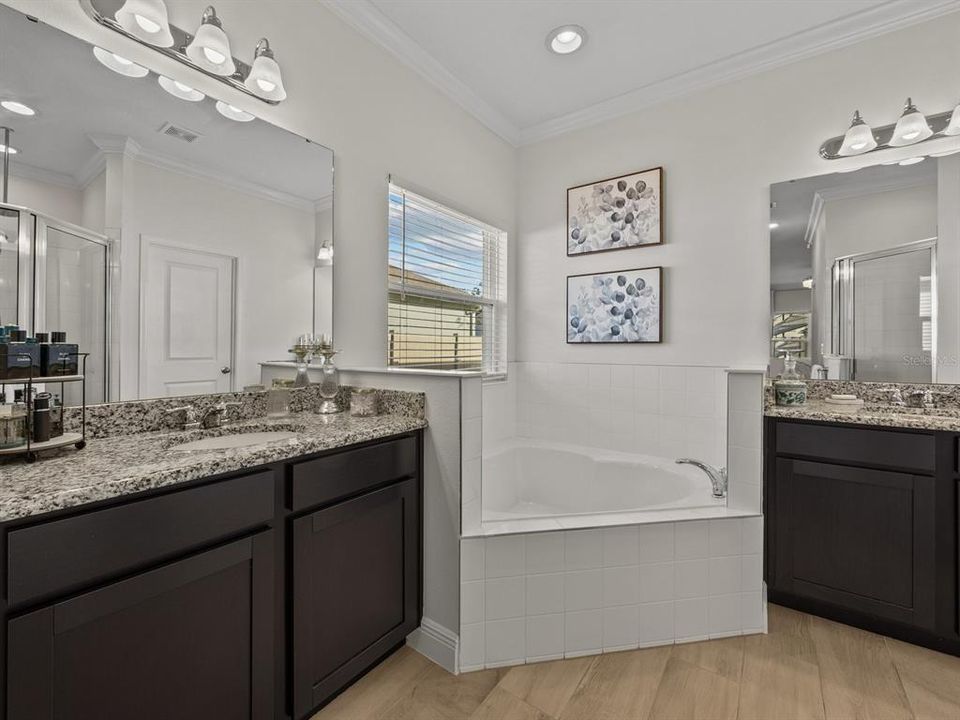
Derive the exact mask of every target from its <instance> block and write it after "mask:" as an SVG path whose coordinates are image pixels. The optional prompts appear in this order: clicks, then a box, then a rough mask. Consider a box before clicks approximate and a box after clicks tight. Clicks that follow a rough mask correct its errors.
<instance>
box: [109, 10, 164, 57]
mask: <svg viewBox="0 0 960 720" xmlns="http://www.w3.org/2000/svg"><path fill="white" fill-rule="evenodd" d="M114 17H115V18H116V19H117V22H118V23H119V24H120V27H122V28H123V29H124V30H126V31H127V32H128V33H130V34H131V35H133V36H134V37H136V38H138V39H139V40H143V41H144V42H146V43H150V44H151V45H156V46H157V47H170V46H171V45H173V35H172V34H171V32H170V22H169V21H168V20H167V6H166V3H164V2H163V0H126V2H124V3H123V6H122V7H121V8H120V9H119V10H117V12H116V13H115V14H114Z"/></svg>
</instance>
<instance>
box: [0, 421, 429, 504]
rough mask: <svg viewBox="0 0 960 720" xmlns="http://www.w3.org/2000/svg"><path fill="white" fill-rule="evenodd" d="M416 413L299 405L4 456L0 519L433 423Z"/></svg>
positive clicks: (145, 488)
mask: <svg viewBox="0 0 960 720" xmlns="http://www.w3.org/2000/svg"><path fill="white" fill-rule="evenodd" d="M426 425H427V423H426V420H424V419H422V418H418V417H413V416H409V415H377V416H375V417H366V418H361V417H352V416H351V415H350V414H348V413H340V414H337V415H317V414H314V413H311V412H304V413H296V414H291V415H287V416H285V417H279V418H257V419H254V420H247V421H244V422H239V423H235V424H233V425H229V426H227V427H224V428H220V429H215V430H194V431H187V432H169V431H168V432H162V433H160V432H154V433H141V434H136V435H118V436H113V437H107V438H100V439H88V441H87V447H86V448H84V449H83V450H80V451H77V450H74V449H69V450H58V451H56V452H50V453H44V454H42V455H41V456H40V459H39V460H38V461H37V462H35V463H32V464H27V463H26V462H25V461H24V460H23V458H22V457H20V458H15V459H10V460H4V461H2V462H0V522H6V521H9V520H14V519H17V518H24V517H29V516H33V515H40V514H42V513H46V512H51V511H53V510H62V509H64V508H70V507H76V506H79V505H84V504H86V503H92V502H96V501H99V500H106V499H109V498H116V497H122V496H124V495H130V494H133V493H137V492H141V491H144V490H153V489H156V488H162V487H167V486H171V485H176V484H177V483H182V482H187V481H189V480H197V479H201V478H205V477H209V476H211V475H218V474H221V473H228V472H234V471H239V470H244V469H247V468H254V467H257V466H259V465H265V464H267V463H272V462H277V461H279V460H288V459H291V458H295V457H298V456H300V455H307V454H310V453H315V452H320V451H322V450H332V449H335V448H339V447H345V446H348V445H353V444H355V443H361V442H366V441H369V440H377V439H380V438H385V437H389V436H391V435H398V434H401V433H405V432H410V431H412V430H417V429H420V428H424V427H426ZM281 430H287V431H294V432H296V433H297V435H296V437H294V438H290V439H287V440H280V441H275V442H272V443H269V444H266V445H258V446H255V447H248V448H230V449H224V450H195V451H190V450H178V449H177V446H178V445H181V444H183V443H184V442H190V441H192V440H197V439H200V438H204V437H212V436H217V435H228V434H236V433H238V432H264V431H281Z"/></svg>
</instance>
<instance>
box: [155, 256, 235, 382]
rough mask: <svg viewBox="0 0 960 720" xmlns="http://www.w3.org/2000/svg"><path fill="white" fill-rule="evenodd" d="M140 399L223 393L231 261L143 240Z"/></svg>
mask: <svg viewBox="0 0 960 720" xmlns="http://www.w3.org/2000/svg"><path fill="white" fill-rule="evenodd" d="M141 255H142V257H141V268H142V272H141V279H140V283H141V284H140V304H141V308H142V318H143V324H142V327H141V338H142V342H141V356H140V368H141V375H140V397H142V398H148V397H169V396H174V395H194V394H198V393H214V392H229V391H230V390H232V379H233V347H234V341H233V335H234V282H235V279H234V278H235V266H236V258H233V257H230V256H227V255H218V254H215V253H209V252H203V251H199V250H191V249H188V248H183V247H176V246H173V245H167V244H164V243H162V242H158V241H154V240H146V239H145V240H144V241H143V243H142V245H141Z"/></svg>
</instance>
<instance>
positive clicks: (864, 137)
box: [837, 110, 877, 157]
mask: <svg viewBox="0 0 960 720" xmlns="http://www.w3.org/2000/svg"><path fill="white" fill-rule="evenodd" d="M876 146H877V140H876V138H875V137H874V136H873V130H872V129H871V128H870V126H869V125H867V124H866V123H865V122H864V121H863V118H862V117H860V111H859V110H858V111H856V112H855V113H853V122H851V123H850V128H849V129H848V130H847V132H846V134H845V135H844V136H843V143H842V144H841V145H840V149H839V150H838V151H837V155H841V156H843V157H849V156H850V155H860V154H861V153H865V152H870V151H871V150H873V149H874V148H875V147H876Z"/></svg>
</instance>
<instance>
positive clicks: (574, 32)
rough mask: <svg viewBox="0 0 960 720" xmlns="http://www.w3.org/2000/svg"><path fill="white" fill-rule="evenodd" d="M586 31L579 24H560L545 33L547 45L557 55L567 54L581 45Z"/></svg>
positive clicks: (584, 39) (584, 40) (585, 37)
mask: <svg viewBox="0 0 960 720" xmlns="http://www.w3.org/2000/svg"><path fill="white" fill-rule="evenodd" d="M586 41H587V31H586V30H584V29H583V28H582V27H580V26H579V25H561V26H560V27H558V28H554V29H553V30H551V31H550V33H549V34H548V35H547V47H548V48H549V49H550V50H552V51H553V52H555V53H557V55H569V54H570V53H572V52H576V51H577V50H579V49H580V48H582V47H583V44H584V43H585V42H586Z"/></svg>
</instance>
